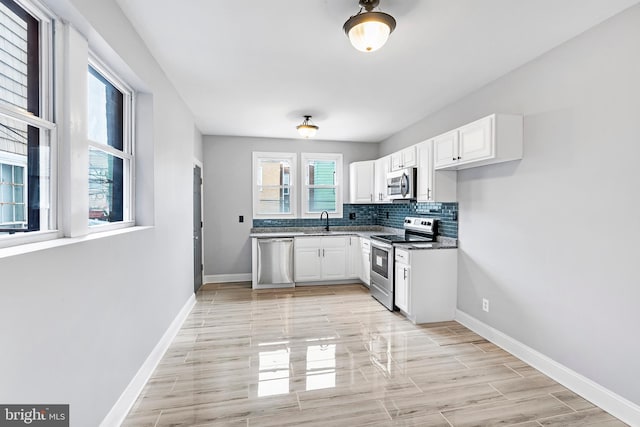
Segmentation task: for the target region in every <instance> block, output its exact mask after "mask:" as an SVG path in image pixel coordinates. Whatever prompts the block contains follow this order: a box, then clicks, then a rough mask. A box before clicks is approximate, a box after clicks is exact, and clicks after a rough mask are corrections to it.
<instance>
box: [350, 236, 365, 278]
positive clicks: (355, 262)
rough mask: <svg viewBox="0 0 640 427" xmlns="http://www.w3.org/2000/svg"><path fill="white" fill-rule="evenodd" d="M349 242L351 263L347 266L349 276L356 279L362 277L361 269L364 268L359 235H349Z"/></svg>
mask: <svg viewBox="0 0 640 427" xmlns="http://www.w3.org/2000/svg"><path fill="white" fill-rule="evenodd" d="M348 243H349V246H348V247H347V249H348V252H349V265H348V268H347V276H349V278H350V279H356V278H358V277H360V271H361V270H362V265H361V264H362V256H361V253H362V249H361V248H360V238H359V237H358V236H349V237H348Z"/></svg>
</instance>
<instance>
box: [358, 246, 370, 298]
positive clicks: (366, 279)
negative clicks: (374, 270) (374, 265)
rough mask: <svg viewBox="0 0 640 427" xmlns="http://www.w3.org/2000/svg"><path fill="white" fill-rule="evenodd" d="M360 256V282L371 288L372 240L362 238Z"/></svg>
mask: <svg viewBox="0 0 640 427" xmlns="http://www.w3.org/2000/svg"><path fill="white" fill-rule="evenodd" d="M359 254H360V257H361V259H362V263H361V267H362V269H361V270H360V281H361V282H362V283H364V284H365V285H367V287H369V286H370V284H371V283H370V282H371V240H369V239H366V238H364V237H361V238H360V251H359Z"/></svg>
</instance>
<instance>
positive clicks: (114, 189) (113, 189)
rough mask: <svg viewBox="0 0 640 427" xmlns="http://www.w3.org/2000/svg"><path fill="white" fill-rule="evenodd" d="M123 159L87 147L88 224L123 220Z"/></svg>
mask: <svg viewBox="0 0 640 427" xmlns="http://www.w3.org/2000/svg"><path fill="white" fill-rule="evenodd" d="M123 171H124V161H123V159H120V158H118V157H115V156H113V155H111V154H108V153H105V152H104V151H102V150H97V149H95V148H89V225H100V224H107V223H109V222H116V221H122V220H123V213H124V189H123V184H124V179H123Z"/></svg>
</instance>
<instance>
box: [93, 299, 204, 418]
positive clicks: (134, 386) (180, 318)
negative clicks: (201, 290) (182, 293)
mask: <svg viewBox="0 0 640 427" xmlns="http://www.w3.org/2000/svg"><path fill="white" fill-rule="evenodd" d="M195 304H196V297H195V295H193V294H192V295H191V297H190V298H189V299H188V300H187V302H186V303H185V304H184V306H183V307H182V309H181V310H180V312H179V313H178V314H177V315H176V317H175V318H174V319H173V322H171V325H169V327H168V328H167V330H166V331H165V333H164V334H163V335H162V338H160V341H158V344H156V346H155V347H154V348H153V350H151V353H150V354H149V357H147V360H145V361H144V363H143V364H142V366H141V367H140V369H138V372H137V373H136V375H135V376H134V377H133V379H132V380H131V382H130V383H129V385H128V386H127V388H125V390H124V392H123V393H122V394H121V395H120V398H119V399H118V401H117V402H116V403H115V405H113V407H112V408H111V410H110V411H109V413H108V414H107V416H106V417H105V418H104V420H102V422H101V423H100V427H113V426H119V425H120V424H122V422H123V421H124V419H125V418H126V416H127V414H128V413H129V411H130V410H131V407H132V406H133V404H134V403H135V402H136V399H137V398H138V396H139V395H140V392H142V389H143V388H144V386H145V385H146V384H147V381H149V378H151V374H153V371H154V370H155V369H156V366H158V363H160V360H161V359H162V356H164V353H165V352H166V351H167V349H168V348H169V346H170V345H171V342H172V341H173V339H174V338H175V336H176V334H177V333H178V331H179V330H180V328H181V327H182V324H183V323H184V321H185V320H186V319H187V317H188V316H189V313H190V312H191V309H192V308H193V306H194V305H195Z"/></svg>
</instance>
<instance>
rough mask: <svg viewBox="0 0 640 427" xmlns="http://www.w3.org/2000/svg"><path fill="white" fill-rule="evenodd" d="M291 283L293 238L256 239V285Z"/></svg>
mask: <svg viewBox="0 0 640 427" xmlns="http://www.w3.org/2000/svg"><path fill="white" fill-rule="evenodd" d="M292 283H293V238H281V239H258V285H286V284H292Z"/></svg>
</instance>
